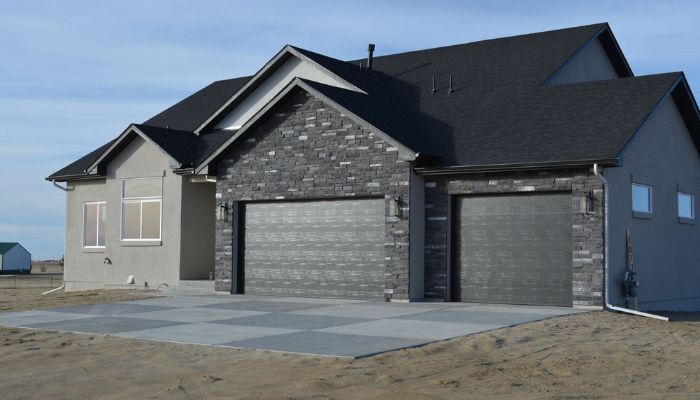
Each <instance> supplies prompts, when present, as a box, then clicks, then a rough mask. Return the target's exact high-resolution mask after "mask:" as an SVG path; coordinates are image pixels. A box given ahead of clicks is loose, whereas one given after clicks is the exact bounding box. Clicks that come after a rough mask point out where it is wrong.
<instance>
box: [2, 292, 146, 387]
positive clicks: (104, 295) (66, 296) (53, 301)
mask: <svg viewBox="0 0 700 400" xmlns="http://www.w3.org/2000/svg"><path fill="white" fill-rule="evenodd" d="M48 290H51V289H48V288H30V289H24V288H23V289H0V312H6V311H24V310H37V309H41V308H50V307H62V306H80V305H86V304H97V303H109V302H113V301H125V300H136V299H147V298H149V297H153V295H150V294H148V293H143V292H137V291H135V290H91V291H86V292H72V293H65V292H63V291H57V292H54V293H51V294H48V295H46V296H42V295H41V294H42V293H44V292H46V291H48ZM1 398H2V397H1V396H0V399H1Z"/></svg>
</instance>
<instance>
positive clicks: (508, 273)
mask: <svg viewBox="0 0 700 400" xmlns="http://www.w3.org/2000/svg"><path fill="white" fill-rule="evenodd" d="M454 214H455V218H457V220H456V221H455V223H454V225H453V226H454V227H455V229H456V236H455V240H456V241H457V243H456V246H455V253H456V254H455V258H454V260H455V262H454V264H453V275H452V285H451V288H452V292H453V295H452V297H453V299H454V300H457V301H460V300H461V301H467V302H483V303H510V304H536V305H556V306H571V305H572V294H571V292H572V286H571V279H572V247H571V246H572V244H571V224H572V220H571V195H570V194H568V193H567V194H537V195H533V194H517V195H499V196H469V197H461V198H459V199H457V204H456V209H455V212H454Z"/></svg>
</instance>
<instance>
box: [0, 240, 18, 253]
mask: <svg viewBox="0 0 700 400" xmlns="http://www.w3.org/2000/svg"><path fill="white" fill-rule="evenodd" d="M18 244H19V243H17V242H0V254H5V253H7V252H8V251H10V249H11V248H13V247H15V246H17V245H18Z"/></svg>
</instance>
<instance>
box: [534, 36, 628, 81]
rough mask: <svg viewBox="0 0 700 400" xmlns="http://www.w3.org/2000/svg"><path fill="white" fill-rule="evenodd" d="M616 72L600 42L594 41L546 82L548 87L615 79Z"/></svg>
mask: <svg viewBox="0 0 700 400" xmlns="http://www.w3.org/2000/svg"><path fill="white" fill-rule="evenodd" d="M617 77H618V76H617V72H616V71H615V67H613V65H612V63H611V62H610V58H608V55H607V54H606V53H605V49H604V48H603V45H602V44H600V40H598V39H594V40H592V41H591V42H590V43H588V44H587V45H586V46H584V47H583V48H582V49H581V50H580V51H579V52H578V53H576V54H575V55H574V57H573V58H572V59H571V60H569V62H568V63H566V64H565V65H564V66H563V67H561V69H559V71H557V73H556V74H555V75H554V76H552V77H551V78H550V79H549V81H548V82H547V83H548V84H550V85H561V84H565V83H576V82H588V81H599V80H604V79H615V78H617Z"/></svg>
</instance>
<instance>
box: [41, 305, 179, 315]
mask: <svg viewBox="0 0 700 400" xmlns="http://www.w3.org/2000/svg"><path fill="white" fill-rule="evenodd" d="M171 309H173V307H164V306H151V305H143V304H132V303H131V302H128V303H104V304H91V305H87V306H71V307H57V308H49V309H47V310H46V311H53V312H66V313H72V314H91V315H103V316H107V315H125V314H133V313H141V312H148V311H161V310H171Z"/></svg>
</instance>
